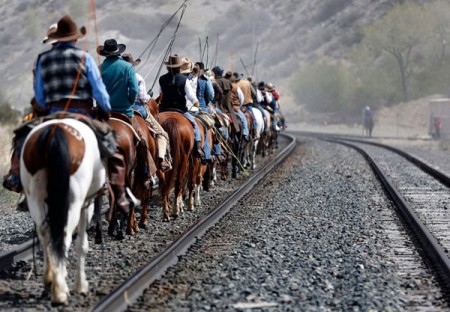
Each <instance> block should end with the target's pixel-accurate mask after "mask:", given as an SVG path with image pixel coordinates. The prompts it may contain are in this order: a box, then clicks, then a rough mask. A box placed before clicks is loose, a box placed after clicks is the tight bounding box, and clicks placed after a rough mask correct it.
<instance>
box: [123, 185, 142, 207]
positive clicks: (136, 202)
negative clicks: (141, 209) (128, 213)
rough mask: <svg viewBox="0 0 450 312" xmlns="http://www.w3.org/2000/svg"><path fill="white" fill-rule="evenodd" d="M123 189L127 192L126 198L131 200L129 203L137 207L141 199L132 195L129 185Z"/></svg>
mask: <svg viewBox="0 0 450 312" xmlns="http://www.w3.org/2000/svg"><path fill="white" fill-rule="evenodd" d="M125 191H126V192H127V196H128V198H129V199H130V200H131V205H132V206H133V207H138V206H140V205H141V201H140V200H139V199H137V198H136V196H134V194H133V192H131V190H130V188H129V187H126V188H125Z"/></svg>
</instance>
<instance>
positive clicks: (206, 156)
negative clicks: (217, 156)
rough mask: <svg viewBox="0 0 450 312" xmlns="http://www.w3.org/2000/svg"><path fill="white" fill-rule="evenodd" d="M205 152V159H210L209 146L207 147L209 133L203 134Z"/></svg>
mask: <svg viewBox="0 0 450 312" xmlns="http://www.w3.org/2000/svg"><path fill="white" fill-rule="evenodd" d="M203 151H204V152H205V158H206V159H211V146H209V131H206V132H205V146H203Z"/></svg>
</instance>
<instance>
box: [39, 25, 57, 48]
mask: <svg viewBox="0 0 450 312" xmlns="http://www.w3.org/2000/svg"><path fill="white" fill-rule="evenodd" d="M57 30H58V24H56V23H54V24H51V25H50V27H49V28H48V30H47V36H45V37H44V38H42V43H44V44H45V43H48V44H54V43H56V42H58V40H56V39H53V40H48V36H50V35H51V34H53V33H55V32H56V31H57Z"/></svg>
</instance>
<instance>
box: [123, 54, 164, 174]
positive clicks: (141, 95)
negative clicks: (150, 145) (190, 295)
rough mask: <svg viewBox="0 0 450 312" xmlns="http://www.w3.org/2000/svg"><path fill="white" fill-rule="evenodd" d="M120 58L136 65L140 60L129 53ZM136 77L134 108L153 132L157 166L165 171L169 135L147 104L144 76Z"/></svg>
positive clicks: (148, 96)
mask: <svg viewBox="0 0 450 312" xmlns="http://www.w3.org/2000/svg"><path fill="white" fill-rule="evenodd" d="M122 58H123V59H124V60H125V61H127V62H128V63H130V64H131V65H133V66H137V65H138V64H139V63H140V62H141V60H140V59H137V60H136V61H135V60H134V58H133V56H132V55H131V54H130V53H127V54H123V55H122ZM136 79H137V80H138V87H139V92H138V96H137V101H136V103H134V106H133V107H134V109H135V110H137V111H138V112H139V114H141V115H142V117H143V118H144V119H145V121H147V124H148V125H149V126H150V128H151V129H152V131H153V132H154V133H155V136H156V145H157V150H158V160H159V167H160V168H161V170H162V171H167V170H169V169H171V165H170V162H169V161H167V160H166V159H167V158H169V157H170V156H169V151H168V146H169V136H168V135H167V132H166V131H165V130H164V129H163V128H162V127H161V125H160V124H159V123H158V121H156V119H155V117H153V115H152V114H151V113H150V109H149V108H148V106H147V103H148V102H149V101H150V99H151V97H150V95H149V94H148V93H147V87H146V85H145V80H144V78H143V77H142V76H141V75H139V74H138V73H136Z"/></svg>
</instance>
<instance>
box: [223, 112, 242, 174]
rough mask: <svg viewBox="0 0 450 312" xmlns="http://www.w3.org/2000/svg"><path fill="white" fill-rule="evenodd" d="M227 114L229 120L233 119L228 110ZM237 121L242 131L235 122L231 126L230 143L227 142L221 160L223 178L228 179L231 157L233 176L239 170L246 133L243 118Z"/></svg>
mask: <svg viewBox="0 0 450 312" xmlns="http://www.w3.org/2000/svg"><path fill="white" fill-rule="evenodd" d="M225 115H226V116H227V118H228V119H229V120H231V116H230V113H228V112H226V113H225ZM237 122H238V123H239V125H238V126H239V129H240V131H236V127H235V126H234V125H233V124H230V126H229V128H228V129H229V131H228V133H229V139H228V142H226V143H228V144H225V145H226V146H224V148H223V150H225V153H224V156H225V157H224V158H223V160H222V162H221V164H220V165H221V177H222V180H227V179H228V162H230V158H231V177H232V178H237V174H238V172H239V170H240V169H239V166H240V161H241V159H242V157H241V156H242V144H243V143H242V142H243V140H244V134H243V132H242V127H243V126H242V120H241V119H240V118H237Z"/></svg>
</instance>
